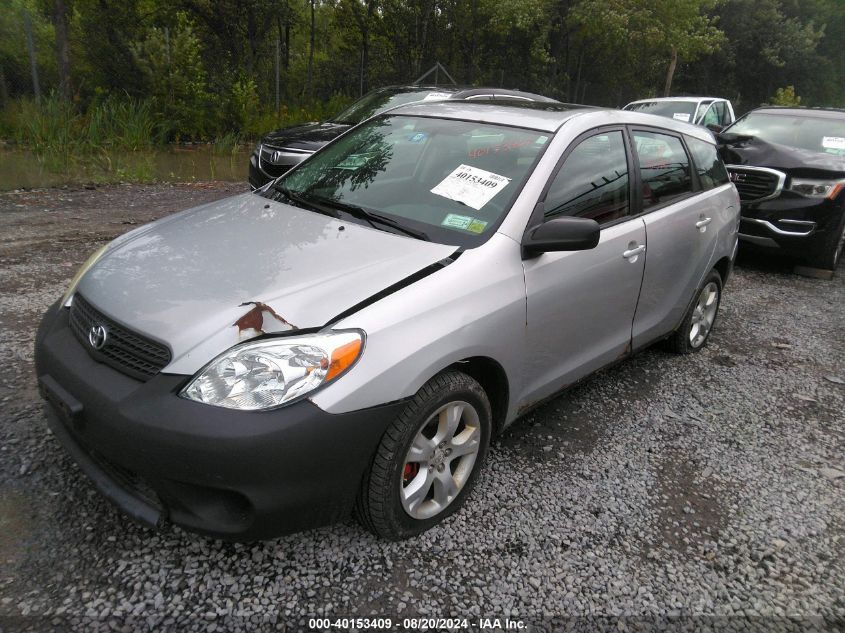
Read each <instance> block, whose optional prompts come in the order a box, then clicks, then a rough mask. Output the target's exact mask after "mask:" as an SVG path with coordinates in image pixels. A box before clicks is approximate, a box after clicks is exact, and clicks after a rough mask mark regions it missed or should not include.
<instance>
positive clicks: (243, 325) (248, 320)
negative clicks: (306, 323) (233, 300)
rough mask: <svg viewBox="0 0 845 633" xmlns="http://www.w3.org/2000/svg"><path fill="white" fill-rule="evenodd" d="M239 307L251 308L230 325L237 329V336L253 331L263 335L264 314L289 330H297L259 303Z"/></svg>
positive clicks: (252, 302) (272, 310) (266, 306)
mask: <svg viewBox="0 0 845 633" xmlns="http://www.w3.org/2000/svg"><path fill="white" fill-rule="evenodd" d="M241 306H253V307H252V308H251V309H250V310H249V311H248V312H247V313H246V314H244V315H243V316H242V317H241V318H240V319H238V320H237V321H235V322H234V323H233V324H232V325H234V326H236V327H237V328H238V335H239V336H241V335H243V333H244V332H246V331H248V330H255V331H256V332H257V333H258V334H264V333H265V332H264V313H265V312H266V313H267V314H269V315H270V316H271V317H273V318H274V319H276V320H277V321H278V322H279V323H282V324H284V325H287V326H288V327H289V328H290V329H291V330H298V329H299V328H298V327H296V326H295V325H294V324H293V323H291V322H290V321H288V320H287V319H285V318H284V317H282V316H281V315H279V313H278V312H276V311H275V310H274V309H273V308H271V307H270V306H268V305H267V304H266V303H262V302H261V301H247V302H246V303H242V304H241Z"/></svg>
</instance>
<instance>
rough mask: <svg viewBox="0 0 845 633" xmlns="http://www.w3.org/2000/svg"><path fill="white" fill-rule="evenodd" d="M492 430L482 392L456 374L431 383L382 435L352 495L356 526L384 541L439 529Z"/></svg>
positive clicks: (468, 482) (459, 499)
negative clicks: (359, 488)
mask: <svg viewBox="0 0 845 633" xmlns="http://www.w3.org/2000/svg"><path fill="white" fill-rule="evenodd" d="M491 430H492V419H491V413H490V402H489V400H488V398H487V394H486V393H485V392H484V390H483V389H482V388H481V385H479V384H478V383H477V382H476V381H475V380H474V379H472V378H471V377H469V376H467V375H466V374H464V373H461V372H458V371H449V372H445V373H442V374H439V375H438V376H435V377H434V378H432V379H431V380H430V381H429V382H427V383H426V384H425V385H423V387H422V388H421V389H420V390H419V391H418V392H417V394H416V395H415V396H414V398H413V400H411V402H410V403H409V404H408V406H407V408H406V409H405V411H403V412H402V414H401V415H400V416H399V417H398V418H397V420H396V421H395V422H394V423H393V424H392V425H391V426H390V428H388V430H387V431H386V432H385V434H384V437H383V438H382V440H381V443H380V444H379V447H378V449H377V450H376V456H375V459H374V460H373V463H372V466H371V468H370V471H369V473H368V475H367V476H366V477H365V479H364V482H363V484H362V487H361V491H360V493H359V496H358V502H357V504H356V508H355V513H356V515H357V517H358V519H359V520H360V521H361V523H362V524H363V525H364V526H365V527H367V528H368V529H369V530H370V531H372V532H374V533H375V534H377V535H378V536H382V537H384V538H389V539H401V538H408V537H410V536H414V535H416V534H420V533H421V532H424V531H425V530H427V529H429V528H431V527H433V526H434V525H436V524H438V523H440V522H441V521H442V520H443V519H445V518H446V517H448V516H449V515H450V514H452V513H453V512H455V511H456V510H457V509H458V508H459V507H460V505H461V504H462V503H463V501H464V499H465V498H466V496H467V494H468V493H469V491H470V489H471V488H472V485H473V483H474V482H475V479H476V477H477V475H478V471H479V469H480V468H481V464H482V463H483V462H484V458H485V456H486V455H487V448H488V446H489V444H490V435H491Z"/></svg>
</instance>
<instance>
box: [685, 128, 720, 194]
mask: <svg viewBox="0 0 845 633" xmlns="http://www.w3.org/2000/svg"><path fill="white" fill-rule="evenodd" d="M687 147H689V149H690V152H691V153H692V159H693V161H695V168H696V171H697V172H698V180H699V181H700V182H701V187H702V188H703V189H712V188H713V187H718V186H720V185H724V184H725V183H726V182H728V170H727V169H725V164H724V163H723V162H722V159H721V158H719V154H718V152H717V151H716V146H715V145H711V144H710V143H707V142H705V141H702V140H699V139H697V138H692V137H690V136H688V137H687Z"/></svg>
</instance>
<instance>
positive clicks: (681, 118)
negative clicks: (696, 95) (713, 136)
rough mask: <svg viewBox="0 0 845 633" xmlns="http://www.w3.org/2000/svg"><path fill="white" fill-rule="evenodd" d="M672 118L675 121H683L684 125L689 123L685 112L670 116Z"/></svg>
mask: <svg viewBox="0 0 845 633" xmlns="http://www.w3.org/2000/svg"><path fill="white" fill-rule="evenodd" d="M672 118H673V119H675V120H676V121H683V122H684V123H689V114H687V113H686V112H675V114H673V115H672Z"/></svg>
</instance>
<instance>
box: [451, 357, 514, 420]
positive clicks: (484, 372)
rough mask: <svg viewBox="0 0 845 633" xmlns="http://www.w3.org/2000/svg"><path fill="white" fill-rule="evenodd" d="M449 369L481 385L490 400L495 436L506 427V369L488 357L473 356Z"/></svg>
mask: <svg viewBox="0 0 845 633" xmlns="http://www.w3.org/2000/svg"><path fill="white" fill-rule="evenodd" d="M446 369H447V370H448V369H455V370H457V371H461V372H463V373H465V374H467V375H468V376H470V377H471V378H473V379H474V380H476V381H477V382H478V384H480V385H481V388H482V389H484V393H486V394H487V398H488V399H489V400H490V410H491V412H492V414H493V435H496V434H498V433H499V432H500V431H501V430H502V428H503V427H504V424H505V420H506V419H507V414H508V402H509V394H510V385H509V382H508V376H507V373H506V372H505V370H504V368H503V367H502V366H501V365H500V364H499V363H498V362H497V361H495V360H493V359H492V358H489V357H487V356H471V357H469V358H464V359H462V360H459V361H457V362H455V363H452V364H451V365H450V366H449V367H447V368H446Z"/></svg>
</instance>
